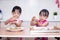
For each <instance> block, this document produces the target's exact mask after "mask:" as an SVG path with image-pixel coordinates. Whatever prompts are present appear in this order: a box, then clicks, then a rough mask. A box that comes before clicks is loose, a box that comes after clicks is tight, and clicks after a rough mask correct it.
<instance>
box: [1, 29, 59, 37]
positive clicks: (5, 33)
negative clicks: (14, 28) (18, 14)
mask: <svg viewBox="0 0 60 40" xmlns="http://www.w3.org/2000/svg"><path fill="white" fill-rule="evenodd" d="M27 29H29V28H25V29H24V31H20V32H19V31H18V32H9V31H7V30H5V29H4V28H3V29H2V28H0V37H60V32H56V33H54V32H52V33H51V32H49V33H48V32H47V33H42V32H41V33H31V32H30V30H27ZM56 29H58V28H55V30H56ZM58 30H60V29H58Z"/></svg>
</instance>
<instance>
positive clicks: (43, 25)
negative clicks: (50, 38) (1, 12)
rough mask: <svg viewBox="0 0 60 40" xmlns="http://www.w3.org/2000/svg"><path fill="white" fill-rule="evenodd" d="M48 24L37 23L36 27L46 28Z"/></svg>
mask: <svg viewBox="0 0 60 40" xmlns="http://www.w3.org/2000/svg"><path fill="white" fill-rule="evenodd" d="M48 24H49V23H48V22H45V23H44V24H42V23H40V22H38V26H42V27H46V26H48Z"/></svg>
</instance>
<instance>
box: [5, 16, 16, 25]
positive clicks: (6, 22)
mask: <svg viewBox="0 0 60 40" xmlns="http://www.w3.org/2000/svg"><path fill="white" fill-rule="evenodd" d="M16 18H17V17H12V18H10V19H8V20H6V21H5V25H7V24H8V23H10V22H12V21H14V20H15V19H16Z"/></svg>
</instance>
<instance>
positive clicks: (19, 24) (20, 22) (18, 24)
mask: <svg viewBox="0 0 60 40" xmlns="http://www.w3.org/2000/svg"><path fill="white" fill-rule="evenodd" d="M22 22H23V21H22V20H21V21H19V22H18V23H15V25H16V26H17V27H20V26H21V24H22Z"/></svg>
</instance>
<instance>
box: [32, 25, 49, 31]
mask: <svg viewBox="0 0 60 40" xmlns="http://www.w3.org/2000/svg"><path fill="white" fill-rule="evenodd" d="M31 28H33V29H34V30H48V27H36V26H32V27H31Z"/></svg>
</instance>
